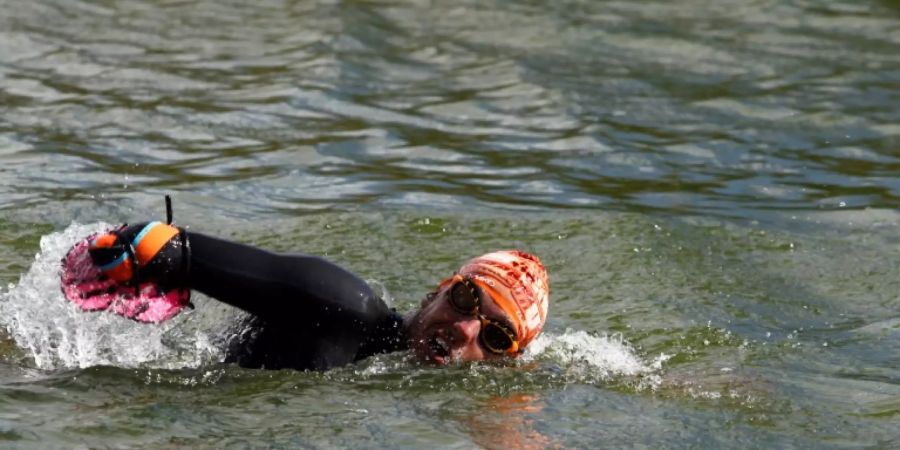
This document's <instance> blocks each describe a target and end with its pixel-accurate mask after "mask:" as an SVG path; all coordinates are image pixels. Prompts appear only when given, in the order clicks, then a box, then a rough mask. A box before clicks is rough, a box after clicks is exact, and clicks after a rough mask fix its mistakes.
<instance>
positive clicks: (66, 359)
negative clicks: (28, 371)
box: [0, 223, 222, 369]
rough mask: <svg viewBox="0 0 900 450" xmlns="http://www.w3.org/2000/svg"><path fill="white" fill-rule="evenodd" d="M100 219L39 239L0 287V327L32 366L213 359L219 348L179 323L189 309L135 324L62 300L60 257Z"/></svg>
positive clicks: (170, 364)
mask: <svg viewBox="0 0 900 450" xmlns="http://www.w3.org/2000/svg"><path fill="white" fill-rule="evenodd" d="M109 228H110V226H109V225H108V224H105V223H98V224H93V225H80V224H75V223H73V224H72V225H70V226H69V227H68V228H66V229H65V230H64V231H62V232H58V233H52V234H49V235H47V236H44V237H42V238H41V243H40V246H41V250H40V253H38V254H37V255H35V259H34V263H33V264H32V265H31V267H30V268H29V270H28V272H26V273H25V274H24V275H22V277H21V278H20V280H19V283H18V284H16V285H11V286H10V287H9V289H8V290H6V291H3V292H0V326H3V327H5V328H6V329H7V331H8V332H9V335H10V336H11V337H12V338H13V339H14V340H15V341H16V343H17V344H18V346H19V347H20V348H21V349H23V350H24V351H25V352H26V354H27V355H28V356H29V357H30V359H31V360H32V361H33V364H34V366H36V367H37V368H39V369H59V368H74V367H80V368H83V367H89V366H96V365H114V366H119V367H153V368H181V367H197V366H199V365H200V364H202V363H203V362H204V361H209V360H210V359H221V353H222V350H221V349H220V348H219V347H217V346H216V345H214V344H213V342H211V339H210V337H209V336H208V335H207V334H206V333H205V332H202V331H199V330H195V331H194V332H193V333H191V332H190V330H189V329H190V327H186V328H185V327H181V328H182V329H178V327H179V325H180V324H183V323H184V322H185V321H186V319H187V317H188V316H190V315H191V312H190V311H188V312H186V313H182V314H180V315H179V316H177V317H175V318H174V319H172V320H169V321H167V322H165V323H163V324H158V325H150V324H141V323H138V322H134V321H132V320H129V319H126V318H123V317H120V316H118V315H115V314H112V313H109V312H84V311H81V310H80V309H78V308H77V307H75V306H74V305H73V304H71V303H70V302H69V301H67V300H66V299H65V297H64V296H63V294H62V292H61V291H60V286H59V270H60V261H61V259H62V257H63V256H64V255H65V253H66V251H67V250H68V249H69V248H70V247H71V246H72V245H74V244H75V243H76V242H78V241H79V240H80V239H83V238H84V237H85V236H87V235H89V234H91V233H95V232H98V231H102V230H106V229H109Z"/></svg>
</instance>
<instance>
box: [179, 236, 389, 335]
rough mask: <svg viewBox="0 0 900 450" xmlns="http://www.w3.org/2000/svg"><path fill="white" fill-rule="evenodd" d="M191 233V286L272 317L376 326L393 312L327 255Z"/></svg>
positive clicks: (272, 320) (286, 321)
mask: <svg viewBox="0 0 900 450" xmlns="http://www.w3.org/2000/svg"><path fill="white" fill-rule="evenodd" d="M189 239H190V246H191V266H190V267H191V268H190V281H189V283H190V287H191V288H193V289H196V290H198V291H200V292H202V293H204V294H206V295H208V296H210V297H213V298H215V299H217V300H220V301H223V302H225V303H228V304H230V305H233V306H236V307H238V308H240V309H243V310H244V311H247V312H249V313H251V314H253V315H255V316H257V317H259V318H261V319H263V320H265V321H266V322H268V323H272V324H279V323H281V324H294V325H295V326H296V325H298V324H303V323H322V322H327V323H332V324H334V323H341V324H345V325H351V326H354V325H355V326H359V327H370V326H371V327H374V326H378V325H379V324H380V323H381V322H383V321H384V320H385V318H386V317H388V316H390V315H391V314H392V312H391V311H390V310H389V309H388V307H387V305H385V304H384V302H383V301H382V300H381V299H379V298H378V297H377V296H376V295H375V294H374V293H373V292H372V289H371V288H370V287H369V286H368V284H366V283H365V282H364V281H363V280H361V279H360V278H359V277H357V276H356V275H354V274H352V273H350V272H349V271H347V270H345V269H343V268H341V267H340V266H338V265H336V264H334V263H332V262H329V261H327V260H325V259H323V258H320V257H316V256H306V255H293V254H289V255H285V254H278V253H273V252H269V251H266V250H262V249H259V248H256V247H252V246H249V245H244V244H239V243H235V242H229V241H226V240H223V239H218V238H214V237H210V236H207V235H204V234H200V233H194V232H191V233H189Z"/></svg>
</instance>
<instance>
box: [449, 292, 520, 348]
mask: <svg viewBox="0 0 900 450" xmlns="http://www.w3.org/2000/svg"><path fill="white" fill-rule="evenodd" d="M451 282H452V283H453V285H452V286H450V295H449V296H448V298H449V301H450V306H452V307H453V309H454V310H456V311H457V312H458V313H460V314H465V315H467V316H475V317H478V320H479V321H481V332H480V333H478V339H479V340H480V341H481V345H482V346H483V347H484V348H485V349H487V350H488V351H489V352H491V353H494V354H497V355H502V354H505V353H516V352H518V350H519V343H518V341H517V340H516V333H515V332H514V331H513V330H512V329H511V328H510V326H509V325H507V324H505V323H503V322H499V321H496V320H493V319H488V318H487V317H485V316H484V315H483V314H481V298H482V297H481V295H479V294H481V293H482V292H483V290H482V289H481V288H480V287H479V286H478V283H477V282H476V281H475V280H473V279H471V278H469V277H463V276H462V275H459V274H457V275H454V276H453V278H452V279H451Z"/></svg>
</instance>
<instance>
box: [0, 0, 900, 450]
mask: <svg viewBox="0 0 900 450" xmlns="http://www.w3.org/2000/svg"><path fill="white" fill-rule="evenodd" d="M0 11H3V13H2V14H0V282H2V286H3V287H2V288H0V447H12V448H19V447H22V448H40V449H43V448H72V447H90V448H97V447H101V448H102V447H112V448H122V447H133V448H181V447H191V448H223V447H233V448H265V447H285V448H304V447H312V448H335V447H341V448H343V447H351V448H356V447H367V448H436V447H437V448H448V447H450V448H471V447H487V448H632V447H649V448H698V447H703V448H791V447H800V448H848V447H849V448H854V447H865V448H896V446H897V442H900V425H898V423H900V422H898V419H900V350H898V346H897V342H898V338H900V233H898V225H900V214H898V207H900V51H898V49H900V20H898V19H900V3H898V2H896V1H887V0H885V1H873V0H859V1H850V0H844V1H824V0H823V1H814V0H806V1H802V0H784V1H737V0H719V1H700V0H689V1H681V2H668V1H644V2H618V1H585V2H575V1H558V2H551V1H544V2H539V1H528V2H511V1H479V2H474V1H472V2H427V1H419V2H412V1H411V2H404V1H396V2H389V1H384V2H376V1H346V2H340V1H337V2H323V3H313V2H279V1H261V2H250V3H248V2H228V1H215V2H213V1H209V2H187V1H63V0H58V1H52V0H38V1H34V2H24V1H9V0H0ZM166 193H170V194H172V195H173V197H174V200H175V217H176V221H177V222H178V223H179V224H181V225H186V226H189V227H190V228H192V229H195V230H201V231H204V232H208V233H213V234H219V235H223V236H228V237H231V238H233V239H236V240H241V241H244V242H249V243H254V244H258V245H261V246H265V247H267V248H272V249H275V250H280V251H303V252H308V253H315V254H321V255H326V256H328V257H329V258H331V259H332V260H334V261H337V262H339V263H340V264H343V265H345V266H346V267H348V268H350V269H352V270H353V271H355V272H357V273H359V274H361V275H362V276H363V277H364V278H367V279H370V280H372V283H373V284H375V285H377V286H378V289H383V292H384V294H385V297H386V298H388V299H390V301H392V302H393V304H394V305H395V306H397V307H398V308H399V309H401V310H404V311H408V310H411V309H413V308H414V307H415V305H416V304H417V303H418V301H419V299H421V297H422V296H423V295H424V294H425V293H426V292H428V291H429V290H430V289H431V288H432V287H433V286H434V284H435V283H436V282H437V281H439V280H440V279H441V278H442V277H444V276H446V275H447V274H448V273H450V272H451V271H452V270H453V269H455V268H456V267H457V266H458V265H459V264H460V263H461V262H463V261H464V260H466V259H468V258H469V257H471V256H474V255H477V254H480V253H484V252H486V251H489V250H493V249H497V248H510V247H518V248H523V249H526V250H529V251H532V252H535V253H536V254H538V255H539V256H540V257H541V258H542V259H543V260H544V262H545V263H546V265H547V267H548V269H549V271H550V274H551V310H550V318H549V320H548V324H547V326H546V327H545V333H544V336H543V337H542V338H541V339H539V340H538V341H537V342H535V343H534V345H533V346H532V348H531V351H530V352H529V353H528V354H526V355H525V356H524V357H523V358H522V359H521V360H518V361H515V362H512V363H509V364H503V365H485V364H472V365H461V366H454V367H449V368H432V367H423V366H420V365H418V364H416V363H415V362H413V361H411V359H410V358H409V356H408V355H405V354H394V355H386V356H383V357H379V358H375V359H372V360H367V361H363V362H361V363H359V364H357V365H354V366H351V367H346V368H341V369H338V370H333V371H330V372H327V373H301V372H295V371H277V372H273V371H254V370H244V369H240V368H237V367H234V366H229V365H224V364H221V363H220V360H221V354H222V350H221V349H222V346H223V342H224V341H226V340H227V339H228V337H229V336H230V334H231V333H232V332H233V331H234V330H233V329H232V327H231V326H230V325H231V324H233V323H234V322H235V320H236V316H237V312H235V311H232V310H229V309H227V308H226V307H224V306H222V305H219V304H217V303H216V302H215V301H213V300H210V299H205V298H197V299H196V303H197V309H196V310H194V311H190V312H188V313H185V314H182V315H180V316H178V317H177V318H175V319H173V320H172V321H170V322H168V323H166V324H164V325H161V326H141V325H138V324H136V323H133V322H129V321H127V320H124V319H120V318H118V317H115V316H113V315H109V314H81V313H77V312H75V311H73V310H72V309H71V308H69V306H68V305H67V304H65V303H64V300H63V299H62V297H61V296H60V294H59V293H58V285H57V284H55V283H56V276H57V275H56V267H57V266H56V261H58V258H59V257H60V256H61V254H62V252H64V251H65V249H66V248H67V247H68V246H69V245H70V244H71V243H72V242H73V241H74V240H75V239H77V237H78V236H82V235H84V233H86V232H87V230H89V229H96V228H98V227H100V226H101V225H100V223H101V222H103V223H117V222H121V221H131V222H134V221H140V220H147V219H150V218H162V217H163V216H164V209H163V204H162V196H163V194H166ZM36 255H37V256H36Z"/></svg>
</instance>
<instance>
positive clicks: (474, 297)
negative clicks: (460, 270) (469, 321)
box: [450, 280, 481, 314]
mask: <svg viewBox="0 0 900 450" xmlns="http://www.w3.org/2000/svg"><path fill="white" fill-rule="evenodd" d="M450 304H451V305H452V306H453V307H454V308H455V309H456V310H457V311H459V312H461V313H464V314H472V313H474V312H475V311H476V310H477V309H478V306H479V305H480V304H481V299H479V298H478V293H477V292H476V291H475V285H473V284H472V282H471V281H469V280H463V281H461V282H459V283H456V284H454V285H453V287H452V288H451V290H450Z"/></svg>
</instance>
